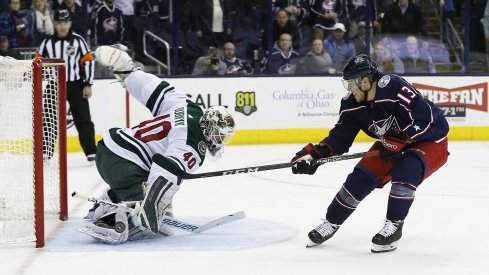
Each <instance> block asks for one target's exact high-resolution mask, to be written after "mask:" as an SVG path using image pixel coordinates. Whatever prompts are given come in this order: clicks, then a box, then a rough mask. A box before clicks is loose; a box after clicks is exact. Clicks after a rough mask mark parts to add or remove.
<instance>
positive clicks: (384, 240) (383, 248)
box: [371, 220, 404, 253]
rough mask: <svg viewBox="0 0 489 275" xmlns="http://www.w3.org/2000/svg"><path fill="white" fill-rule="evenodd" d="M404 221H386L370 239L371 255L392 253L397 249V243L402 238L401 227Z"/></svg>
mask: <svg viewBox="0 0 489 275" xmlns="http://www.w3.org/2000/svg"><path fill="white" fill-rule="evenodd" d="M403 225H404V221H391V220H386V221H385V224H384V227H383V228H382V229H381V230H380V232H379V233H377V234H376V235H375V236H374V237H373V238H372V249H371V251H372V252H373V253H381V252H389V251H394V250H396V248H397V241H398V240H399V239H400V238H401V236H402V226H403Z"/></svg>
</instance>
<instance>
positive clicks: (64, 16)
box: [54, 9, 71, 22]
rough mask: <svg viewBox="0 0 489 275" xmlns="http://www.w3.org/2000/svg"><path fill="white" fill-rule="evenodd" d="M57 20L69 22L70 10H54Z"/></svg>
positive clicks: (55, 19)
mask: <svg viewBox="0 0 489 275" xmlns="http://www.w3.org/2000/svg"><path fill="white" fill-rule="evenodd" d="M54 21H55V22H69V21H71V16H70V12H69V11H68V10H67V9H59V10H56V11H55V12H54Z"/></svg>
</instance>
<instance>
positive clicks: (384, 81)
mask: <svg viewBox="0 0 489 275" xmlns="http://www.w3.org/2000/svg"><path fill="white" fill-rule="evenodd" d="M390 81H391V77H390V75H384V76H383V77H382V78H381V79H380V80H379V81H378V82H377V85H378V86H379V87H380V88H385V86H387V84H389V82H390Z"/></svg>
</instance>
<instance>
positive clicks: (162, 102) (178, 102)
mask: <svg viewBox="0 0 489 275" xmlns="http://www.w3.org/2000/svg"><path fill="white" fill-rule="evenodd" d="M138 73H139V72H134V73H132V74H131V75H130V76H129V77H133V75H134V76H135V77H138ZM142 76H143V75H139V77H142ZM129 77H128V78H129ZM143 78H144V77H143ZM144 80H146V81H144V82H142V83H143V84H139V85H138V86H134V87H131V86H132V85H128V86H127V88H128V91H129V92H130V93H131V95H133V96H134V97H135V98H136V99H137V100H138V101H140V102H141V103H143V104H144V105H145V106H146V107H147V108H148V109H149V110H150V111H151V113H152V114H153V116H154V119H151V120H147V121H143V122H141V123H140V124H139V125H137V126H135V127H133V128H112V129H110V130H109V131H108V132H106V133H105V134H104V135H103V139H104V143H105V145H106V146H107V147H108V148H109V149H110V150H111V151H112V152H114V153H115V154H117V155H118V156H120V157H122V158H125V159H127V160H130V161H132V162H134V163H136V164H137V165H138V166H140V167H141V168H143V169H144V170H146V171H150V177H149V179H148V182H151V179H152V177H153V176H154V175H153V176H152V174H153V170H154V169H157V170H156V171H158V172H161V167H158V165H153V161H152V157H153V156H154V155H155V154H161V155H163V156H164V157H166V158H167V159H169V160H172V161H173V162H175V164H176V165H177V166H178V167H179V168H180V170H182V171H184V172H186V173H193V172H195V170H197V169H198V168H199V167H200V165H202V162H203V161H204V157H205V153H206V148H207V147H206V143H205V138H204V135H203V134H202V130H201V128H200V126H199V120H200V118H201V117H202V115H203V112H202V110H201V108H200V107H199V106H198V105H196V104H195V103H193V102H191V101H190V100H189V99H188V98H187V96H186V95H185V94H183V93H180V92H177V91H176V90H175V89H174V88H173V87H172V86H171V85H170V84H169V83H168V82H166V81H161V80H160V79H158V78H156V77H151V78H148V79H144ZM156 81H157V82H156ZM133 82H134V81H127V80H126V83H128V84H129V83H133ZM138 82H139V83H141V81H138ZM154 87H156V88H154ZM154 166H156V167H154ZM156 171H155V172H156Z"/></svg>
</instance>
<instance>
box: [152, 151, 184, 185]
mask: <svg viewBox="0 0 489 275" xmlns="http://www.w3.org/2000/svg"><path fill="white" fill-rule="evenodd" d="M153 162H154V163H156V164H158V165H159V166H161V167H162V168H164V169H166V170H167V171H168V172H170V173H172V174H173V175H175V176H177V177H178V181H179V182H180V181H181V179H182V177H183V175H185V171H183V170H182V169H180V167H179V166H178V165H177V164H176V163H174V162H173V161H171V160H169V159H168V158H166V157H165V156H163V155H161V154H155V155H154V156H153Z"/></svg>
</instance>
